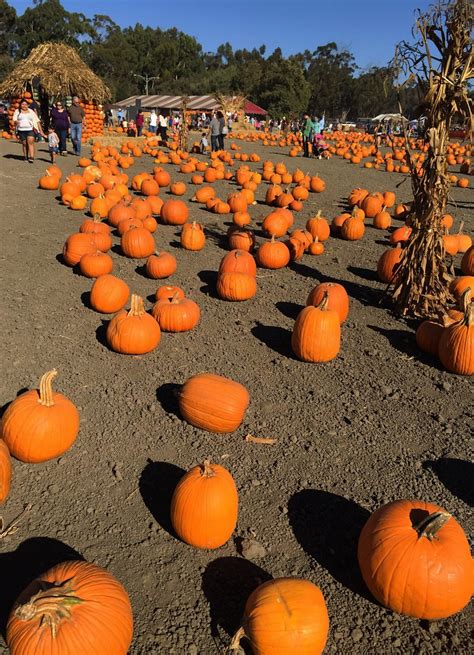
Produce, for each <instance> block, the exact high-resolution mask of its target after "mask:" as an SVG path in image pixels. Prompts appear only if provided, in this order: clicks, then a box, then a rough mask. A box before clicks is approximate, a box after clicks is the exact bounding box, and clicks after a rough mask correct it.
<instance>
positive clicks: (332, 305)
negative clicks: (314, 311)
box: [306, 282, 349, 324]
mask: <svg viewBox="0 0 474 655" xmlns="http://www.w3.org/2000/svg"><path fill="white" fill-rule="evenodd" d="M324 294H327V296H328V304H327V307H328V309H330V310H332V311H335V312H337V315H338V316H339V322H340V323H341V324H342V323H344V321H345V320H346V319H347V317H348V316H349V296H348V295H347V291H346V290H345V289H344V287H343V286H342V284H338V283H337V282H321V284H318V285H317V286H315V287H314V289H313V290H312V291H311V292H310V294H309V296H308V298H307V299H306V305H307V306H308V305H313V306H314V307H317V306H318V305H319V303H320V302H321V301H322V299H323V298H324Z"/></svg>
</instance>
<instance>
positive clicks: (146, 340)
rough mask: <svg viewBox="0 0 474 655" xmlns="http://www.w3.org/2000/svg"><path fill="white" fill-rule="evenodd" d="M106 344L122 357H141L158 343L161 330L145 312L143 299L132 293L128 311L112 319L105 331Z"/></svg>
mask: <svg viewBox="0 0 474 655" xmlns="http://www.w3.org/2000/svg"><path fill="white" fill-rule="evenodd" d="M106 338H107V343H108V344H109V346H110V347H111V348H112V350H115V352H118V353H122V354H124V355H143V354H145V353H149V352H151V351H152V350H154V349H155V348H156V347H157V345H158V344H159V343H160V339H161V330H160V326H159V325H158V323H157V322H156V321H155V319H154V318H153V316H150V314H147V313H146V312H145V307H144V305H143V298H141V297H140V296H137V295H136V294H134V293H132V298H131V303H130V309H129V311H126V310H125V309H122V310H121V311H120V312H118V314H115V316H114V317H113V318H112V320H111V321H110V322H109V324H108V326H107V331H106Z"/></svg>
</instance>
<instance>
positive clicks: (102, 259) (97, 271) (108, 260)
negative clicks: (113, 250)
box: [79, 250, 114, 277]
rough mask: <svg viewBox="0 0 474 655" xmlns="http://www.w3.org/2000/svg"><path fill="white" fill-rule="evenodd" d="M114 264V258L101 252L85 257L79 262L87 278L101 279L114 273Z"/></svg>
mask: <svg viewBox="0 0 474 655" xmlns="http://www.w3.org/2000/svg"><path fill="white" fill-rule="evenodd" d="M113 267H114V263H113V261H112V257H111V256H110V255H107V254H106V253H104V252H101V251H100V250H97V252H94V253H90V254H87V255H83V256H82V257H81V261H80V262H79V270H80V271H81V273H82V275H85V276H86V277H100V276H101V275H107V274H108V273H110V272H111V271H112V269H113Z"/></svg>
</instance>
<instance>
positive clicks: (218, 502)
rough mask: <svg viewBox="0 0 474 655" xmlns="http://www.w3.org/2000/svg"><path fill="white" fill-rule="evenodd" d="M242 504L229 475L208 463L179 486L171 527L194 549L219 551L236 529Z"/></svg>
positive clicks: (192, 472)
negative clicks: (216, 549)
mask: <svg viewBox="0 0 474 655" xmlns="http://www.w3.org/2000/svg"><path fill="white" fill-rule="evenodd" d="M238 504H239V500H238V494H237V488H236V486H235V482H234V479H233V477H232V476H231V474H230V473H229V471H227V469H225V468H224V467H223V466H220V465H219V464H211V463H210V462H209V461H207V460H206V461H204V462H203V463H202V464H200V465H199V466H194V467H193V468H192V469H191V470H190V471H188V472H187V473H186V475H184V476H183V477H182V478H181V480H180V481H179V482H178V484H177V486H176V489H175V490H174V493H173V498H172V500H171V523H172V525H173V528H174V530H175V532H176V534H177V535H178V537H179V538H180V539H182V540H183V541H184V542H186V543H187V544H189V545H190V546H194V547H195V548H203V549H213V548H219V547H220V546H223V545H224V544H225V543H226V542H227V541H228V540H229V539H230V537H231V535H232V533H233V531H234V529H235V526H236V523H237V515H238Z"/></svg>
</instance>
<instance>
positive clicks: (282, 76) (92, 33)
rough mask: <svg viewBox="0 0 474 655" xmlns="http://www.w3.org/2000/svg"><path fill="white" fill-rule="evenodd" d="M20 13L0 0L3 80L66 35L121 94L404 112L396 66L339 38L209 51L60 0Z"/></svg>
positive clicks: (37, 2) (293, 109)
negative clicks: (366, 60)
mask: <svg viewBox="0 0 474 655" xmlns="http://www.w3.org/2000/svg"><path fill="white" fill-rule="evenodd" d="M33 1H34V6H33V7H31V8H28V9H26V10H25V12H24V13H23V14H22V15H20V16H18V15H17V13H16V10H15V9H14V8H13V7H12V6H10V5H9V4H8V2H7V1H6V0H0V79H3V78H4V77H5V75H6V74H7V73H8V72H9V70H11V68H12V67H13V66H14V64H15V62H16V61H19V60H20V59H23V58H24V57H27V56H28V54H29V52H30V51H31V50H32V48H34V47H35V46H37V45H39V44H40V43H43V42H45V41H62V42H64V43H66V44H68V45H70V46H73V47H74V48H76V49H77V50H78V52H79V54H80V56H81V57H82V58H83V59H84V61H85V62H86V63H87V64H88V65H89V66H90V67H91V69H92V70H93V71H94V72H95V73H96V74H97V75H99V76H100V77H101V78H102V79H103V80H104V81H105V82H106V84H108V86H109V87H110V89H111V91H112V100H120V99H123V98H126V97H128V96H130V95H134V94H143V93H145V81H144V79H143V78H146V77H147V76H148V77H154V78H157V79H153V80H150V82H149V93H150V94H161V93H162V94H176V95H180V94H187V95H201V94H213V93H216V92H219V93H222V94H229V95H238V94H241V95H244V96H246V97H247V98H249V99H251V100H252V101H253V102H255V103H257V104H258V105H260V106H262V107H263V108H264V109H266V110H267V111H268V112H269V114H270V115H271V116H273V117H275V118H281V117H283V116H286V117H287V118H289V117H291V116H297V115H301V114H302V113H303V112H305V111H308V112H309V113H310V114H311V115H315V116H321V115H322V114H323V112H325V113H326V116H328V117H332V118H341V117H342V118H345V117H347V119H356V118H357V117H370V116H374V115H376V114H378V113H382V112H397V111H398V98H397V92H396V88H395V85H394V77H393V73H392V71H391V69H390V67H389V65H387V66H385V67H372V68H370V69H368V70H361V69H360V68H359V67H358V66H357V63H356V61H355V58H354V56H353V54H352V53H351V52H349V51H348V50H346V49H340V48H339V47H338V45H337V44H336V43H334V42H331V43H326V44H324V45H319V46H317V47H316V48H315V50H314V51H310V50H305V51H304V52H302V53H298V54H294V55H290V56H289V57H284V56H283V54H282V52H281V50H280V48H277V49H276V50H274V51H273V52H272V53H267V51H266V47H265V45H262V46H260V47H259V48H253V49H252V50H247V49H245V48H244V49H237V50H234V49H233V47H232V45H231V44H230V43H224V44H222V45H220V46H219V47H218V48H217V51H216V52H204V50H203V48H202V45H201V44H200V43H199V42H198V41H197V40H196V39H195V38H194V37H193V36H190V35H189V34H185V33H184V32H182V31H180V30H178V29H176V28H172V29H167V30H162V29H160V28H159V27H156V28H152V27H145V26H143V25H140V24H139V23H137V24H136V25H135V26H134V27H126V28H121V27H120V26H119V25H117V24H116V23H115V22H114V21H113V20H112V18H110V17H109V16H105V15H97V14H96V15H94V16H92V17H87V16H86V15H84V14H82V13H76V12H69V11H66V9H65V8H64V7H63V6H62V5H61V2H60V0H33ZM403 93H404V98H403V99H402V104H403V107H404V113H405V115H409V116H412V115H413V114H414V112H415V111H416V105H417V93H416V89H414V88H413V87H412V88H408V89H405V90H404V92H403Z"/></svg>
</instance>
